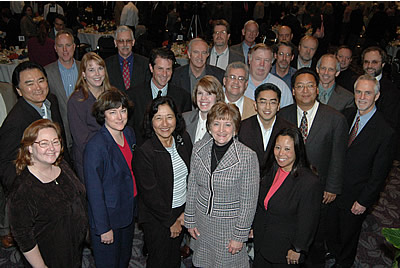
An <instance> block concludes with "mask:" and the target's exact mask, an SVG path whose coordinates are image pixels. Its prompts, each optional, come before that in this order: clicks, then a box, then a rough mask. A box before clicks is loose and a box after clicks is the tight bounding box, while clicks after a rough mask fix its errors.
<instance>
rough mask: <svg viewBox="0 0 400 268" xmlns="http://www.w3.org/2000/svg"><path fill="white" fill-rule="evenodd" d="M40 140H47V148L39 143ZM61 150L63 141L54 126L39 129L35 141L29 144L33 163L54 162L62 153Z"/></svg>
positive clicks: (48, 163) (50, 163) (46, 163)
mask: <svg viewBox="0 0 400 268" xmlns="http://www.w3.org/2000/svg"><path fill="white" fill-rule="evenodd" d="M40 141H47V142H48V146H47V147H45V148H42V147H40V146H39V144H38V142H40ZM57 141H58V142H57ZM54 143H55V144H54ZM57 144H58V145H57ZM60 151H61V143H60V140H59V137H58V136H57V132H56V130H55V129H54V128H43V129H41V130H39V132H38V136H37V138H36V140H35V143H33V144H32V145H31V146H29V153H31V159H32V163H33V165H52V164H54V162H56V160H57V158H58V156H59V155H60Z"/></svg>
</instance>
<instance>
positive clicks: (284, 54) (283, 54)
mask: <svg viewBox="0 0 400 268" xmlns="http://www.w3.org/2000/svg"><path fill="white" fill-rule="evenodd" d="M278 55H279V56H281V57H282V56H286V57H291V56H292V54H290V53H283V52H279V53H278Z"/></svg>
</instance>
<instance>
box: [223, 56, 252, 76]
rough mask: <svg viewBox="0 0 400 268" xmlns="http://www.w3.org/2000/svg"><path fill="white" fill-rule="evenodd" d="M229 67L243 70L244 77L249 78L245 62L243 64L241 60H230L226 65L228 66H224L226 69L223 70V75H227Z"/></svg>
mask: <svg viewBox="0 0 400 268" xmlns="http://www.w3.org/2000/svg"><path fill="white" fill-rule="evenodd" d="M231 69H242V70H244V72H245V76H244V77H245V79H246V81H248V80H249V67H247V65H246V64H244V63H243V62H241V61H235V62H232V63H231V64H229V65H228V67H226V71H225V77H227V76H228V73H229V72H230V71H231Z"/></svg>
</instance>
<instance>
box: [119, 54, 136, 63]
mask: <svg viewBox="0 0 400 268" xmlns="http://www.w3.org/2000/svg"><path fill="white" fill-rule="evenodd" d="M118 59H119V62H120V63H121V64H122V63H123V62H124V58H123V57H121V55H119V54H118ZM126 60H127V61H128V62H133V52H132V54H131V55H130V56H129V57H127V58H126Z"/></svg>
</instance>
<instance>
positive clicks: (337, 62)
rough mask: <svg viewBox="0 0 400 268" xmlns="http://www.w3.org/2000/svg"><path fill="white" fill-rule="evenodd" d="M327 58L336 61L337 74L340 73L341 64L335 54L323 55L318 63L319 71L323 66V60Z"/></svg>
mask: <svg viewBox="0 0 400 268" xmlns="http://www.w3.org/2000/svg"><path fill="white" fill-rule="evenodd" d="M325 57H326V58H332V59H334V60H335V61H336V72H340V62H339V61H338V59H337V58H336V57H335V55H333V54H325V55H322V56H321V58H319V60H318V62H317V69H319V67H320V66H321V62H322V59H323V58H325Z"/></svg>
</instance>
